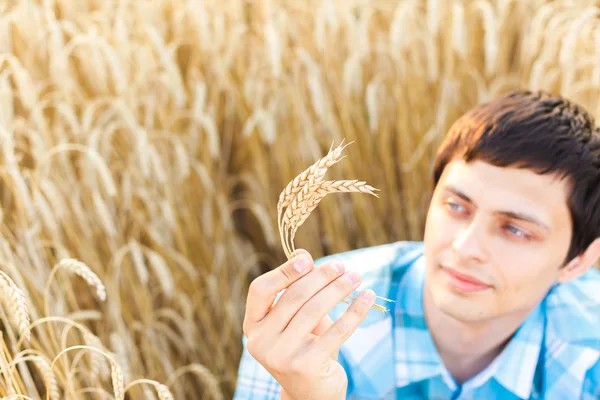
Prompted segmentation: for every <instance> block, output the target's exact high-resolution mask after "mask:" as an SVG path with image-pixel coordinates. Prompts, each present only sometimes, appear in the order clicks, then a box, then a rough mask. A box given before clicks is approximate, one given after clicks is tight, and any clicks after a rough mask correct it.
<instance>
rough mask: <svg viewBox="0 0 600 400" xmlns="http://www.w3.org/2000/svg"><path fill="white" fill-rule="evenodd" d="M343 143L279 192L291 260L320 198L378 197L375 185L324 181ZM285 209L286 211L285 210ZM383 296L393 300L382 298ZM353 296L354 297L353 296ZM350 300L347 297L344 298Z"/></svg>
mask: <svg viewBox="0 0 600 400" xmlns="http://www.w3.org/2000/svg"><path fill="white" fill-rule="evenodd" d="M350 144H352V142H350V143H348V144H347V145H343V142H342V144H340V145H339V146H338V147H337V148H336V149H335V150H333V145H332V146H331V148H330V149H329V152H328V153H327V155H326V156H325V157H323V158H321V159H319V160H318V161H317V162H315V163H314V164H313V165H311V166H310V167H309V168H307V169H306V170H304V171H303V172H302V173H301V174H300V175H298V176H297V177H296V178H294V180H292V181H291V182H290V183H289V184H288V185H287V186H286V187H285V189H284V190H283V191H282V192H281V194H280V195H279V202H278V203H277V222H278V226H279V237H280V239H281V244H282V246H283V251H284V252H285V255H286V257H287V258H288V260H289V259H290V258H291V257H292V254H293V252H294V251H295V247H294V237H295V236H296V231H297V230H298V228H299V227H300V226H301V225H302V224H303V223H304V222H305V221H306V219H307V218H308V216H309V215H310V213H311V212H312V211H314V209H315V208H317V206H318V205H319V203H320V202H321V200H323V198H324V197H325V196H327V195H328V194H330V193H366V194H370V195H372V196H375V197H379V196H378V195H377V194H376V193H375V192H376V191H378V189H375V188H374V187H372V186H369V185H367V184H366V182H364V181H359V180H340V181H324V180H323V178H324V176H325V173H326V172H327V169H328V168H329V167H331V166H332V165H334V164H335V163H337V162H339V161H340V160H341V159H342V158H343V157H342V151H343V150H344V148H345V147H346V146H348V145H350ZM284 209H285V210H284ZM377 297H378V298H380V299H383V300H386V301H391V300H389V299H386V298H383V297H379V296H377ZM350 298H351V299H354V298H353V297H350ZM343 301H344V302H345V303H348V301H347V300H343ZM373 307H374V308H375V309H377V310H379V311H388V309H387V308H385V307H382V306H380V305H379V304H374V305H373Z"/></svg>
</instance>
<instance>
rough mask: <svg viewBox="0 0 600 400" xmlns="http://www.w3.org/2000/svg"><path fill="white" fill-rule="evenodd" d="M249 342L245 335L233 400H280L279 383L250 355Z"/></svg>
mask: <svg viewBox="0 0 600 400" xmlns="http://www.w3.org/2000/svg"><path fill="white" fill-rule="evenodd" d="M247 341H248V339H247V338H246V336H245V335H244V336H243V338H242V343H243V350H242V358H241V359H240V365H239V367H238V377H237V383H236V388H235V393H234V395H233V400H279V398H280V396H281V386H280V385H279V382H277V381H276V380H275V378H273V376H271V374H270V373H269V372H268V371H267V370H266V369H265V368H264V367H263V366H262V365H261V364H260V363H259V362H258V361H256V359H255V358H254V357H252V356H251V355H250V353H248V349H247V346H246V343H247Z"/></svg>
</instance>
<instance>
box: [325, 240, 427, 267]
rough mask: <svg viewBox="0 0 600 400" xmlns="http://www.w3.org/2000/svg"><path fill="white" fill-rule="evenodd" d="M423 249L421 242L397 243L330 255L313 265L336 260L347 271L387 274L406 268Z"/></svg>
mask: <svg viewBox="0 0 600 400" xmlns="http://www.w3.org/2000/svg"><path fill="white" fill-rule="evenodd" d="M423 248H424V243H423V242H415V241H398V242H392V243H386V244H381V245H377V246H370V247H363V248H360V249H355V250H349V251H344V252H340V253H335V254H331V255H328V256H324V257H321V258H319V259H317V260H315V264H316V265H321V264H323V263H326V262H329V261H333V260H336V261H340V262H342V263H343V264H344V266H345V267H346V269H347V270H358V271H359V272H361V273H375V274H377V273H382V272H385V273H388V274H389V273H390V272H393V270H397V269H403V268H406V267H408V266H409V265H410V264H411V263H412V262H413V261H414V260H415V259H416V258H418V257H419V256H420V255H421V254H422V253H423Z"/></svg>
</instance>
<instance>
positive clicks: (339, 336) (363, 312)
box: [312, 289, 375, 357]
mask: <svg viewBox="0 0 600 400" xmlns="http://www.w3.org/2000/svg"><path fill="white" fill-rule="evenodd" d="M374 303H375V293H374V292H373V291H372V290H370V289H368V290H365V291H364V292H362V293H361V294H360V295H359V296H358V297H357V298H356V300H355V301H353V302H352V304H351V305H350V307H348V309H347V310H346V312H345V313H344V314H343V315H342V316H341V317H340V318H339V319H338V320H336V321H335V322H334V323H333V325H331V327H330V328H329V329H327V331H325V332H324V333H323V334H322V335H321V336H319V338H317V340H316V341H315V343H314V345H313V347H312V349H313V350H312V351H314V355H315V357H330V356H331V354H334V353H336V354H337V352H338V351H339V349H340V347H341V346H342V344H344V342H345V341H346V340H347V339H348V338H349V337H350V335H352V333H354V331H355V330H356V328H358V326H359V325H360V323H361V322H362V321H363V320H364V319H365V317H366V316H367V315H368V313H369V311H370V310H371V307H372V306H373V304H374Z"/></svg>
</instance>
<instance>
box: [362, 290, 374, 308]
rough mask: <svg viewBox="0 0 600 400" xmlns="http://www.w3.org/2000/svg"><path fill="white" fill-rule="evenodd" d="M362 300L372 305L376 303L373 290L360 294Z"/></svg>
mask: <svg viewBox="0 0 600 400" xmlns="http://www.w3.org/2000/svg"><path fill="white" fill-rule="evenodd" d="M360 299H361V301H363V302H364V303H367V304H369V303H372V302H374V301H375V292H373V291H372V290H371V289H368V290H365V291H364V292H362V293H361V294H360Z"/></svg>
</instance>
